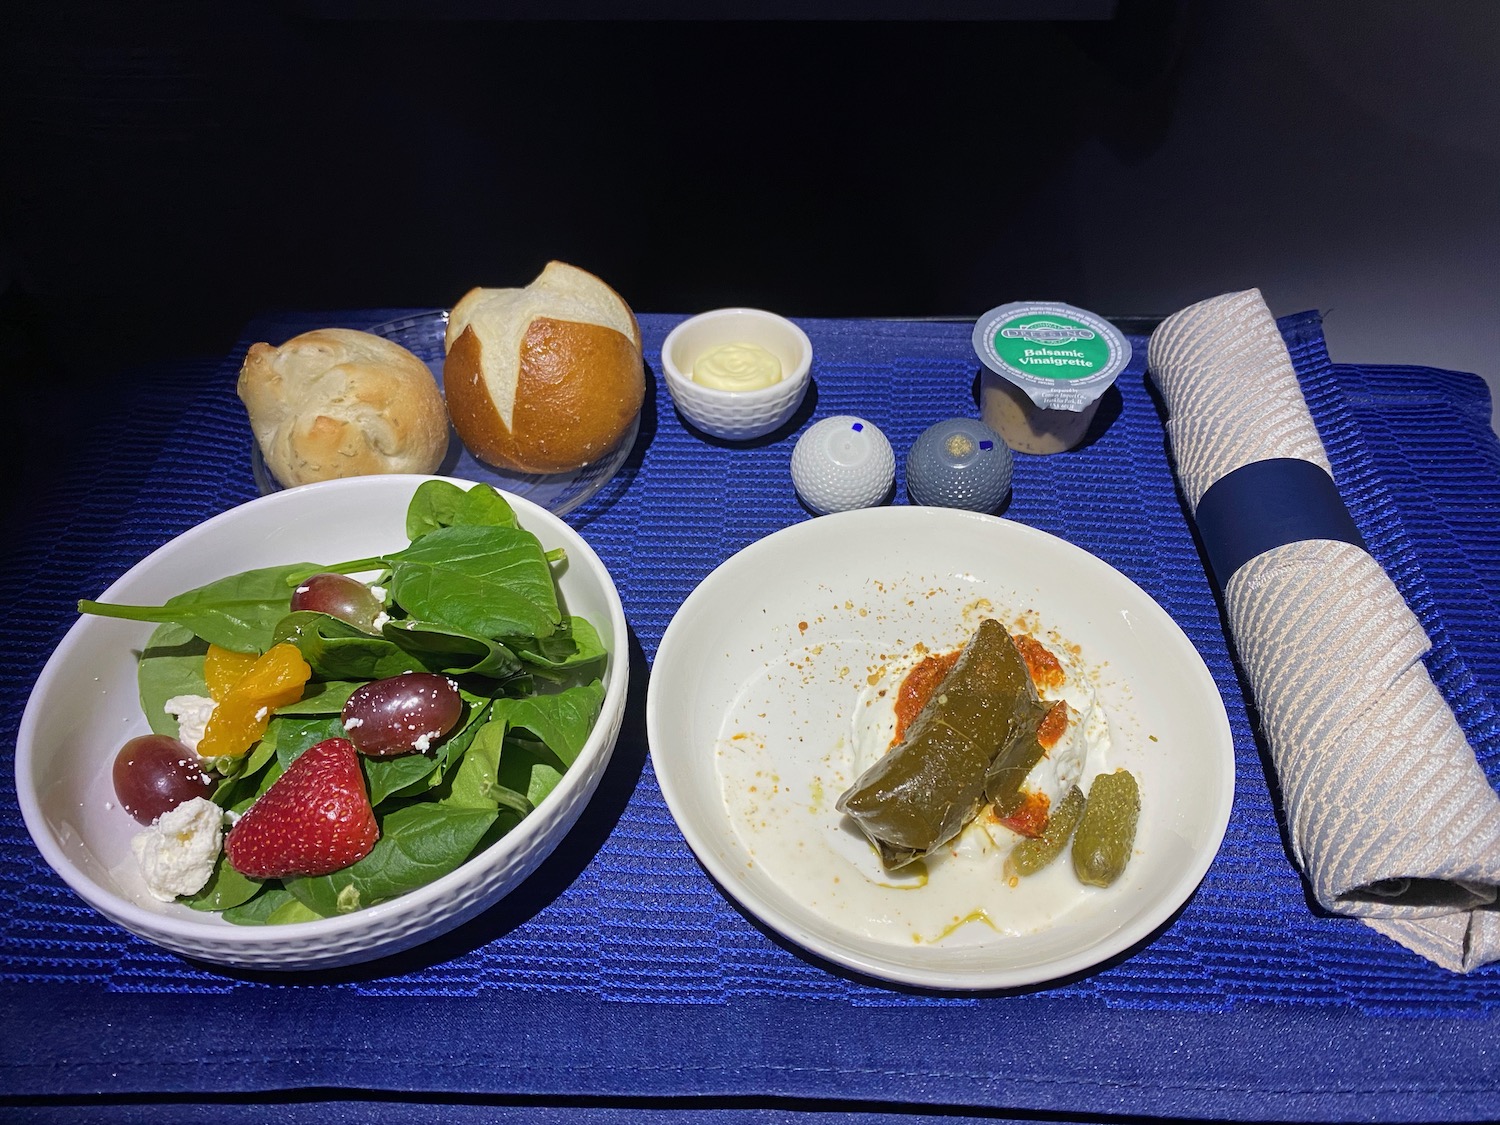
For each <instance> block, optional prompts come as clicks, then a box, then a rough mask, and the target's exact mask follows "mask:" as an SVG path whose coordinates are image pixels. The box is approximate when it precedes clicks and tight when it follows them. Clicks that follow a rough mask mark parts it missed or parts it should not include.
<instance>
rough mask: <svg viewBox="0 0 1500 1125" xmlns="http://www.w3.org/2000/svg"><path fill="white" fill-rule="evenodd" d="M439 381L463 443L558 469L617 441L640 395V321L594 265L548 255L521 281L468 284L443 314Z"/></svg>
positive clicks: (508, 459) (513, 463)
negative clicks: (517, 284) (514, 285)
mask: <svg viewBox="0 0 1500 1125" xmlns="http://www.w3.org/2000/svg"><path fill="white" fill-rule="evenodd" d="M446 346H447V357H446V359H445V360H444V363H443V387H444V392H445V394H446V395H447V400H448V413H449V415H450V416H451V417H452V419H453V426H454V429H456V430H457V431H458V436H459V437H460V438H461V439H463V443H464V444H465V445H466V446H468V448H469V451H470V452H472V453H473V454H474V455H475V456H476V457H478V458H480V459H481V460H483V461H487V462H489V463H490V464H492V465H496V466H499V467H501V468H504V469H513V470H519V471H521V472H527V473H561V472H569V471H571V470H574V469H578V468H581V467H582V466H584V465H587V464H589V463H590V462H591V461H594V460H595V459H597V458H598V457H600V456H601V455H603V454H604V453H606V452H608V451H609V450H610V449H612V448H613V447H614V446H615V445H616V444H618V443H619V441H620V439H621V437H622V436H623V435H624V434H625V432H626V430H628V429H629V428H630V424H631V423H632V422H633V421H634V420H635V418H636V416H637V415H638V414H639V413H640V410H641V403H642V402H643V401H644V399H645V395H646V375H645V364H644V362H643V360H642V358H641V330H640V326H639V325H638V324H637V323H636V319H635V314H634V313H633V312H631V311H630V306H629V305H627V304H626V303H625V302H624V301H623V300H622V299H621V298H620V295H619V294H618V293H616V292H615V291H614V290H613V289H611V288H610V287H609V286H608V285H606V284H604V282H602V281H600V280H599V279H598V278H597V277H595V276H594V275H593V274H591V273H588V272H587V271H585V270H581V269H578V268H577V267H575V266H570V265H567V264H565V263H563V262H549V263H548V264H547V267H546V268H545V269H544V270H542V272H541V274H540V275H538V277H537V278H536V280H535V281H533V282H532V283H531V284H530V285H528V286H526V287H525V288H524V289H471V290H470V291H469V292H468V293H466V294H464V296H463V298H462V299H461V300H460V301H459V302H458V304H456V305H455V306H454V307H453V311H452V313H450V314H449V317H448V330H447V337H446Z"/></svg>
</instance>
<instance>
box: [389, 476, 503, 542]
mask: <svg viewBox="0 0 1500 1125" xmlns="http://www.w3.org/2000/svg"><path fill="white" fill-rule="evenodd" d="M465 526H479V527H515V526H517V525H516V513H515V511H514V510H513V509H512V508H511V506H510V504H509V502H507V501H506V499H505V497H503V496H501V495H500V493H498V492H496V491H495V490H494V489H493V488H490V487H489V486H488V485H475V486H474V487H473V488H469V489H463V488H460V487H459V486H458V485H456V484H453V483H451V482H449V481H445V480H430V481H425V482H423V483H422V484H420V485H418V486H417V491H416V492H415V493H413V495H412V498H411V503H410V504H409V505H408V506H407V509H406V537H407V538H408V539H411V540H416V539H420V538H421V537H422V536H424V535H426V534H427V533H428V532H429V531H436V530H437V529H438V528H440V527H465Z"/></svg>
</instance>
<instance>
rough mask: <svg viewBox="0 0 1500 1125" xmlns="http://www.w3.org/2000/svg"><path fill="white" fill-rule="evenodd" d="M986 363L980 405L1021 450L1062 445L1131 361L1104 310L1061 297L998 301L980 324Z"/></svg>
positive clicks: (1080, 429)
mask: <svg viewBox="0 0 1500 1125" xmlns="http://www.w3.org/2000/svg"><path fill="white" fill-rule="evenodd" d="M974 351H975V352H976V353H977V354H978V356H979V361H980V362H981V363H982V364H984V370H983V371H981V372H980V379H979V411H980V416H981V417H982V418H983V419H984V422H985V425H987V426H989V427H990V429H992V430H994V431H995V432H996V433H997V434H999V435H1000V436H1001V437H1002V438H1004V439H1005V444H1006V445H1008V446H1010V447H1011V448H1012V449H1014V450H1015V451H1016V452H1017V453H1061V452H1063V451H1064V450H1068V449H1072V448H1073V447H1074V446H1076V445H1077V444H1078V443H1079V442H1080V441H1082V440H1083V436H1084V434H1085V433H1087V432H1088V428H1089V423H1090V422H1091V421H1093V418H1094V412H1095V411H1096V410H1097V409H1098V407H1099V400H1100V399H1101V398H1102V397H1103V395H1104V392H1105V391H1107V390H1108V389H1109V388H1110V386H1111V385H1113V383H1114V381H1115V377H1116V376H1117V375H1119V373H1120V372H1121V371H1123V370H1124V369H1125V365H1126V364H1127V363H1129V362H1130V354H1131V349H1130V341H1129V340H1127V339H1126V338H1125V335H1124V333H1122V332H1121V331H1120V330H1119V329H1118V328H1116V327H1115V326H1114V325H1113V324H1111V323H1109V321H1107V320H1105V319H1104V318H1103V317H1100V316H1097V315H1095V314H1094V313H1091V312H1088V311H1087V310H1085V309H1078V308H1074V307H1073V306H1072V305H1065V304H1061V303H1059V302H1055V301H1016V302H1013V303H1011V304H1008V305H1000V306H999V307H998V308H993V309H991V310H990V311H989V312H987V313H985V314H984V315H983V316H981V317H980V318H979V319H978V320H977V321H976V322H975V324H974Z"/></svg>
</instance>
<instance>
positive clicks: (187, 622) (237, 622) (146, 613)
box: [78, 563, 307, 655]
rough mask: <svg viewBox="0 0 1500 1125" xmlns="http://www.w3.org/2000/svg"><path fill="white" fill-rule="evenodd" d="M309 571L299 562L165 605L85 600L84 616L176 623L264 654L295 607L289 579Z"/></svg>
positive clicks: (201, 588)
mask: <svg viewBox="0 0 1500 1125" xmlns="http://www.w3.org/2000/svg"><path fill="white" fill-rule="evenodd" d="M306 568H307V564H306V563H295V564H292V565H288V566H272V567H263V568H261V569H259V570H247V571H245V572H244V573H243V574H233V575H230V576H229V577H228V578H221V579H219V580H218V581H217V582H210V583H208V584H207V585H206V586H199V587H198V588H197V589H195V590H189V591H187V592H186V593H183V594H178V595H177V596H176V597H173V598H168V599H167V600H166V602H165V603H163V604H162V605H154V606H153V605H120V604H116V603H112V602H92V601H81V602H79V603H78V612H79V613H92V614H97V615H99V616H101V617H123V618H126V619H128V620H131V621H158V622H163V623H165V622H172V623H175V624H178V625H182V626H184V627H186V628H187V629H190V630H191V631H192V632H193V634H194V635H195V636H198V637H201V638H202V639H203V640H205V641H208V642H209V643H210V644H216V645H218V646H219V647H220V648H227V649H231V650H233V651H235V652H253V653H256V654H257V655H258V654H260V653H262V652H265V651H266V649H268V648H270V647H271V644H272V635H273V634H274V632H275V629H276V624H277V622H279V621H280V620H281V619H282V618H283V617H285V616H286V614H287V611H288V609H290V608H291V604H292V586H291V585H290V584H289V581H288V579H289V576H291V575H293V574H295V573H298V572H300V571H304V570H306Z"/></svg>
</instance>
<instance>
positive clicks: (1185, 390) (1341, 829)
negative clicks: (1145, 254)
mask: <svg viewBox="0 0 1500 1125" xmlns="http://www.w3.org/2000/svg"><path fill="white" fill-rule="evenodd" d="M1148 364H1149V367H1150V369H1151V372H1152V376H1153V378H1154V379H1155V381H1156V383H1157V385H1158V386H1159V387H1160V389H1161V392H1162V396H1163V398H1164V399H1165V401H1166V405H1167V409H1168V412H1169V414H1170V417H1169V419H1168V422H1167V432H1168V434H1169V436H1170V438H1171V442H1172V449H1173V453H1174V455H1175V458H1176V461H1177V473H1178V479H1179V481H1180V482H1181V485H1182V488H1183V491H1184V493H1185V494H1186V496H1187V500H1188V503H1189V505H1190V506H1191V507H1192V509H1193V512H1194V514H1195V516H1196V514H1197V511H1198V506H1199V502H1200V501H1201V500H1202V499H1203V497H1204V494H1205V492H1207V490H1208V489H1209V488H1210V486H1212V485H1213V484H1214V483H1215V482H1216V481H1218V480H1219V479H1220V478H1222V477H1224V476H1225V475H1226V474H1228V473H1230V472H1232V471H1233V470H1235V469H1238V468H1240V467H1242V466H1245V465H1248V464H1251V463H1253V462H1258V461H1264V460H1269V459H1273V458H1292V459H1297V460H1302V461H1308V462H1311V463H1313V464H1315V465H1317V466H1319V467H1320V468H1322V469H1323V470H1324V471H1326V472H1329V473H1330V476H1331V475H1332V474H1331V470H1330V467H1329V463H1328V458H1327V455H1326V453H1325V451H1324V448H1323V444H1322V442H1321V440H1320V439H1319V437H1318V431H1317V428H1316V427H1315V426H1314V424H1313V420H1312V417H1311V416H1310V414H1309V413H1308V409H1307V404H1306V402H1305V401H1304V399H1303V396H1302V391H1301V388H1300V387H1299V386H1298V383H1297V376H1296V373H1295V371H1294V370H1293V368H1292V363H1291V359H1290V357H1289V355H1288V353H1287V349H1286V345H1285V343H1284V342H1283V340H1282V337H1281V335H1280V333H1279V332H1278V331H1277V327H1276V322H1275V320H1274V319H1273V318H1272V316H1271V314H1270V311H1269V310H1268V309H1267V308H1266V304H1265V302H1264V300H1263V299H1262V297H1261V294H1260V292H1259V290H1254V289H1252V290H1248V291H1246V292H1243V293H1231V294H1227V295H1225V296H1222V297H1216V298H1214V299H1213V300H1209V301H1204V302H1202V303H1200V304H1196V305H1192V306H1190V307H1189V308H1186V309H1184V310H1182V311H1181V312H1179V313H1177V314H1176V315H1174V316H1172V317H1171V318H1169V319H1168V320H1166V321H1165V322H1163V323H1162V325H1161V326H1160V327H1159V328H1158V329H1157V330H1156V332H1155V333H1154V334H1153V335H1152V337H1151V342H1150V348H1149V353H1148ZM1219 578H1220V581H1221V582H1223V584H1224V599H1225V604H1226V608H1227V612H1228V617H1229V625H1230V631H1231V634H1232V636H1233V641H1234V644H1235V647H1236V648H1237V649H1238V652H1239V656H1240V659H1241V661H1242V663H1243V665H1244V668H1245V673H1246V676H1247V678H1248V680H1249V682H1250V685H1251V688H1252V691H1253V693H1254V696H1255V702H1256V704H1257V706H1258V708H1259V710H1260V718H1261V724H1262V729H1263V731H1264V733H1265V736H1266V740H1267V742H1268V744H1269V746H1270V751H1271V757H1272V760H1273V763H1274V766H1275V770H1276V776H1277V781H1278V783H1279V786H1280V789H1281V794H1282V801H1283V804H1284V806H1285V809H1286V818H1287V823H1288V826H1289V830H1290V835H1291V844H1292V848H1293V851H1294V853H1295V857H1296V860H1297V862H1298V864H1299V865H1300V866H1301V868H1302V870H1303V872H1304V873H1305V875H1306V876H1307V878H1308V880H1309V882H1310V883H1311V885H1312V890H1313V893H1314V895H1315V896H1316V898H1317V900H1318V902H1319V903H1320V904H1322V905H1323V906H1324V907H1326V908H1327V909H1328V910H1331V911H1333V912H1335V913H1338V914H1345V915H1351V916H1354V917H1358V918H1360V919H1362V920H1363V921H1365V922H1366V923H1367V924H1369V925H1370V926H1373V927H1374V928H1375V929H1376V930H1379V931H1380V932H1382V933H1384V934H1386V935H1388V936H1389V937H1392V938H1394V939H1395V940H1396V941H1399V942H1401V943H1402V944H1403V945H1405V946H1407V947H1408V948H1410V949H1412V950H1414V951H1415V952H1417V953H1420V954H1421V955H1422V956H1424V957H1427V958H1429V959H1430V960H1432V961H1434V962H1436V963H1437V964H1439V965H1442V966H1444V967H1445V968H1449V969H1455V970H1468V969H1471V968H1474V967H1476V966H1479V965H1482V964H1485V963H1487V962H1489V961H1493V960H1496V959H1500V907H1497V897H1500V893H1497V892H1500V799H1497V797H1496V794H1495V791H1494V790H1493V788H1491V786H1490V784H1489V783H1488V781H1487V780H1486V779H1485V776H1484V774H1483V773H1482V772H1481V770H1480V768H1479V765H1478V763H1477V761H1476V759H1475V755H1474V751H1473V749H1472V748H1471V747H1470V745H1469V743H1468V741H1467V739H1466V738H1465V736H1464V733H1463V731H1462V730H1461V729H1460V728H1459V725H1458V722H1457V721H1456V720H1455V718H1454V715H1453V712H1452V710H1451V709H1450V708H1449V706H1448V704H1447V703H1446V702H1445V701H1444V700H1443V697H1442V696H1441V694H1440V693H1439V692H1438V690H1437V688H1436V687H1435V686H1434V685H1433V682H1432V680H1431V678H1430V676H1429V674H1428V671H1427V668H1426V666H1425V665H1424V664H1423V662H1422V656H1423V654H1424V653H1425V652H1426V651H1427V649H1428V647H1429V641H1428V638H1427V635H1426V634H1425V633H1424V631H1423V629H1422V626H1421V624H1420V623H1419V622H1418V621H1417V618H1416V617H1415V615H1414V614H1413V613H1412V612H1411V610H1410V609H1409V608H1408V606H1407V604H1406V602H1405V600H1404V599H1403V598H1402V596H1401V594H1400V592H1399V591H1398V590H1397V589H1396V587H1395V585H1394V584H1393V583H1392V582H1391V580H1390V578H1389V577H1388V576H1387V575H1386V573H1385V571H1384V570H1383V569H1382V568H1381V566H1380V564H1379V563H1377V562H1376V561H1375V560H1374V559H1373V558H1371V557H1370V555H1369V554H1368V553H1367V552H1366V551H1365V550H1364V549H1363V548H1361V547H1359V546H1355V545H1351V544H1349V543H1343V542H1335V541H1333V540H1326V539H1310V540H1304V541H1302V542H1295V543H1290V544H1287V545H1284V546H1280V547H1275V548H1273V549H1270V550H1266V551H1264V552H1263V553H1261V554H1259V555H1257V556H1256V557H1254V558H1252V559H1251V560H1250V561H1249V562H1247V563H1245V564H1243V565H1242V566H1240V567H1239V568H1238V569H1237V570H1236V571H1235V572H1234V574H1233V575H1232V576H1224V575H1220V576H1219Z"/></svg>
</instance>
